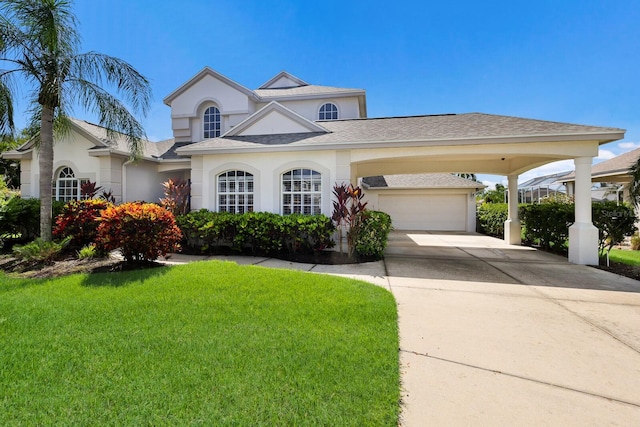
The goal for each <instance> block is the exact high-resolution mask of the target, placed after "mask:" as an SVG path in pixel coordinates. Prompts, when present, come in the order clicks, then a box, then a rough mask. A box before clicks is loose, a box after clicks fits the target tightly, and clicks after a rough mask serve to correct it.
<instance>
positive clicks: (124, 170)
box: [122, 159, 133, 203]
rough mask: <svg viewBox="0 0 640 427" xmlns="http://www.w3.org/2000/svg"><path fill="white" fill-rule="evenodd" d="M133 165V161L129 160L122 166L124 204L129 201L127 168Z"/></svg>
mask: <svg viewBox="0 0 640 427" xmlns="http://www.w3.org/2000/svg"><path fill="white" fill-rule="evenodd" d="M131 163H133V159H129V160H127V161H126V162H124V163H123V164H122V203H125V202H126V200H127V166H129V165H130V164H131Z"/></svg>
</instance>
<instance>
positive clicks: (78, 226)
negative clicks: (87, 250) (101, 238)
mask: <svg viewBox="0 0 640 427" xmlns="http://www.w3.org/2000/svg"><path fill="white" fill-rule="evenodd" d="M111 206H113V205H112V204H111V203H109V202H107V201H106V200H102V199H90V200H80V201H75V200H74V201H72V202H69V203H67V204H66V205H64V208H63V209H62V213H60V215H58V216H57V217H56V222H55V226H54V228H53V235H54V236H56V237H67V236H71V242H70V243H69V247H70V248H71V249H79V248H81V247H83V246H87V245H89V244H91V243H94V242H95V241H96V236H97V235H98V221H97V219H98V218H99V217H100V213H101V212H102V211H103V210H105V209H107V208H109V207H111Z"/></svg>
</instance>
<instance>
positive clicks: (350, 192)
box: [331, 183, 367, 257]
mask: <svg viewBox="0 0 640 427" xmlns="http://www.w3.org/2000/svg"><path fill="white" fill-rule="evenodd" d="M333 196H334V200H333V213H332V214H331V219H332V220H333V222H334V223H335V226H336V229H337V230H338V241H339V248H340V252H342V237H343V235H344V234H345V232H346V235H347V252H348V254H349V256H350V257H351V256H353V254H354V253H355V240H356V233H352V232H351V230H353V229H354V228H355V226H356V225H357V222H358V216H359V215H360V213H361V212H364V211H365V210H366V209H367V202H365V203H362V199H363V198H364V192H363V191H362V189H361V188H360V187H358V186H356V187H354V186H353V184H348V185H347V184H345V183H342V184H335V185H334V186H333Z"/></svg>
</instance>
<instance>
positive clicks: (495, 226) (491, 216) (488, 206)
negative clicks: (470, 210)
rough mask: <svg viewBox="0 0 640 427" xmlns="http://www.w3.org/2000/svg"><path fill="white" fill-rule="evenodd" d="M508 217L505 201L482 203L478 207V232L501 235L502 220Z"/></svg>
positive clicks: (502, 233) (502, 228)
mask: <svg viewBox="0 0 640 427" xmlns="http://www.w3.org/2000/svg"><path fill="white" fill-rule="evenodd" d="M507 217H508V205H507V204H506V203H484V204H482V205H480V207H479V208H478V215H477V219H478V225H479V227H480V232H482V233H484V234H488V235H489V236H496V237H503V236H504V222H505V221H506V220H507Z"/></svg>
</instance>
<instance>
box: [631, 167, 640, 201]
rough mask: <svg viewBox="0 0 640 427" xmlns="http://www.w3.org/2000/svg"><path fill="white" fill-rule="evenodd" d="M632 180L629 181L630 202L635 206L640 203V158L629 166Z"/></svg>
mask: <svg viewBox="0 0 640 427" xmlns="http://www.w3.org/2000/svg"><path fill="white" fill-rule="evenodd" d="M629 175H631V182H629V202H631V204H632V205H633V206H639V205H640V158H638V160H636V161H635V162H634V163H633V164H632V165H631V167H630V168H629Z"/></svg>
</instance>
